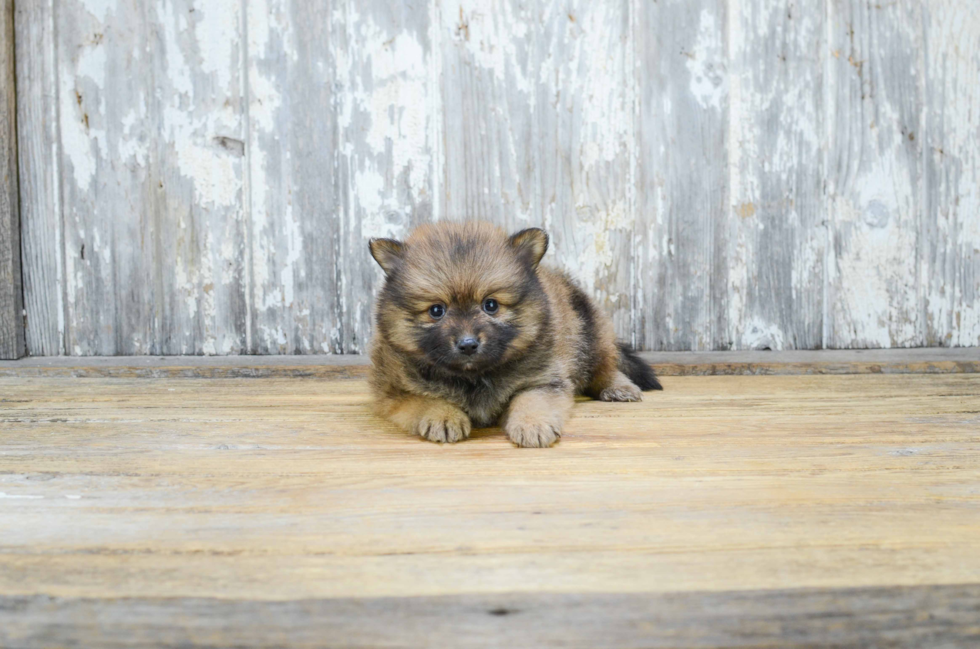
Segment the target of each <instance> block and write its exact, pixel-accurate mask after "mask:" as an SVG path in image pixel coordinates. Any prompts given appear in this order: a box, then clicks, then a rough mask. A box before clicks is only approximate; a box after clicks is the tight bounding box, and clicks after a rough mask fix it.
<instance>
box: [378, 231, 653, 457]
mask: <svg viewBox="0 0 980 649" xmlns="http://www.w3.org/2000/svg"><path fill="white" fill-rule="evenodd" d="M370 248H371V254H372V256H373V257H374V258H375V260H376V261H377V262H378V264H379V265H380V266H381V267H382V268H383V269H384V271H385V283H384V286H383V288H382V290H381V292H380V294H379V296H378V302H377V310H376V325H377V326H376V335H375V338H374V341H373V343H372V351H371V359H372V361H373V363H372V371H371V385H372V388H373V390H374V393H375V397H376V399H377V402H378V407H379V411H380V412H381V414H383V415H384V416H386V417H388V418H389V419H391V420H392V421H393V422H395V423H397V424H399V425H400V426H402V427H403V428H406V429H408V430H409V431H411V432H414V433H416V434H418V435H420V436H422V437H424V438H426V439H429V440H431V441H438V442H457V441H460V440H461V439H464V438H466V437H467V436H468V435H469V433H470V429H471V428H472V426H474V425H475V426H489V425H493V424H495V423H499V424H500V425H501V426H503V428H504V430H505V432H506V433H507V436H508V437H509V438H510V439H511V441H513V442H514V443H515V444H518V445H519V446H539V447H540V446H550V445H551V444H553V443H554V442H555V441H557V440H558V438H559V437H560V436H561V431H562V427H563V426H564V423H565V420H566V418H567V416H568V414H569V412H570V410H571V407H572V404H573V402H574V400H573V397H574V395H575V394H576V393H579V394H587V395H589V396H591V397H593V398H596V399H602V400H603V401H638V400H639V399H640V398H641V394H640V392H641V390H648V389H656V390H659V389H661V387H660V383H659V382H658V381H657V378H656V377H655V376H654V374H653V371H652V370H651V369H650V367H649V366H647V365H646V364H645V363H643V361H641V360H640V359H639V358H638V357H637V356H636V355H635V354H634V353H633V352H632V351H631V350H630V349H629V348H628V347H626V346H617V344H616V340H615V337H614V335H613V328H612V323H611V322H610V320H609V318H608V317H606V316H605V314H603V313H602V312H600V311H599V310H598V309H597V308H596V306H595V304H594V303H593V302H592V300H591V299H589V297H588V295H586V293H585V292H583V291H582V289H580V288H579V287H578V286H577V285H576V284H575V282H574V281H573V280H572V279H571V278H570V277H569V276H568V275H566V274H565V273H561V272H558V271H555V270H552V269H549V268H546V267H542V266H540V265H539V264H540V261H541V258H542V257H543V256H544V254H545V252H547V249H548V235H547V234H546V233H545V232H544V231H543V230H540V229H538V228H529V229H526V230H522V231H520V232H518V233H517V234H514V235H512V236H509V237H508V236H507V235H506V233H504V232H503V231H502V230H500V229H499V228H497V227H496V226H493V225H490V224H488V223H480V222H470V223H456V222H440V223H434V224H429V225H424V226H421V227H420V228H418V229H417V230H415V231H414V232H413V233H412V234H411V236H409V237H408V239H406V240H405V241H404V242H401V241H395V240H392V239H374V240H372V241H371V245H370ZM461 341H476V342H477V344H478V347H477V348H476V349H474V348H473V347H466V346H462V343H461ZM467 345H469V343H467Z"/></svg>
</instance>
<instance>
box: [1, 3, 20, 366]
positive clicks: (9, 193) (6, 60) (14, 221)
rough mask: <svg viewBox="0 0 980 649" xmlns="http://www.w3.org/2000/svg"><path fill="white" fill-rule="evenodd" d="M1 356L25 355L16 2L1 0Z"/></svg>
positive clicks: (2, 357)
mask: <svg viewBox="0 0 980 649" xmlns="http://www.w3.org/2000/svg"><path fill="white" fill-rule="evenodd" d="M0 181H2V182H0V359H4V358H6V359H9V358H20V357H21V356H23V355H24V316H23V311H24V302H23V287H22V285H21V265H20V210H19V209H18V207H19V197H18V194H17V192H18V184H17V102H16V87H15V70H14V4H13V2H12V1H11V0H5V1H4V2H2V3H0Z"/></svg>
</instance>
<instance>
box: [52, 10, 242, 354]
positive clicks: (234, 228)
mask: <svg viewBox="0 0 980 649" xmlns="http://www.w3.org/2000/svg"><path fill="white" fill-rule="evenodd" d="M55 20H56V33H57V38H58V43H57V55H58V70H57V74H58V79H59V84H58V88H59V90H58V92H59V97H58V99H59V128H60V137H61V151H62V154H63V156H62V160H61V179H60V181H61V196H62V197H63V205H64V209H65V211H64V220H65V233H64V246H65V253H64V254H65V278H66V287H65V292H66V296H67V303H66V307H67V318H66V323H65V327H66V338H67V342H66V351H67V352H68V353H71V354H74V355H89V354H103V355H112V354H148V353H150V354H152V353H172V354H180V353H186V354H215V353H224V354H227V353H232V352H240V351H242V350H243V349H244V346H245V315H246V309H245V294H244V284H245V277H244V273H245V258H244V255H243V254H242V252H241V251H242V250H243V248H244V243H245V227H244V226H245V224H244V208H243V186H244V173H243V171H244V167H243V156H244V141H245V126H244V107H243V92H244V86H243V84H244V81H243V78H242V65H241V55H242V52H241V48H242V38H241V25H242V17H241V13H240V8H239V5H238V3H210V4H208V5H207V6H206V7H205V6H202V5H201V3H195V2H193V1H192V0H178V1H176V2H174V3H169V4H153V5H152V6H148V5H146V4H145V3H142V2H134V1H132V0H120V1H119V2H116V3H109V4H104V5H92V4H91V3H85V2H79V1H77V0H68V1H66V2H59V3H58V5H57V15H56V16H55Z"/></svg>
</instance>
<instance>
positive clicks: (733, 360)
mask: <svg viewBox="0 0 980 649" xmlns="http://www.w3.org/2000/svg"><path fill="white" fill-rule="evenodd" d="M640 355H641V356H642V357H643V359H644V360H646V361H647V362H648V363H650V365H651V366H652V367H653V369H654V371H656V373H657V375H658V376H736V375H737V376H744V375H757V374H758V375H794V374H974V373H980V349H977V348H952V349H948V348H922V349H873V350H843V351H837V350H821V351H784V352H758V351H748V352H641V354H640ZM368 363H369V360H368V358H367V357H366V356H363V355H339V354H331V355H326V356H304V357H302V358H297V357H296V356H223V357H214V356H211V357H204V356H166V357H148V356H130V357H125V356H112V357H101V358H97V357H86V358H75V357H62V358H57V357H31V358H25V359H22V360H20V361H8V362H0V377H10V378H15V377H35V376H36V377H53V376H63V377H68V376H71V377H76V378H93V377H94V378H99V377H102V378H127V379H134V378H202V379H221V378H328V379H351V378H366V377H367V367H368Z"/></svg>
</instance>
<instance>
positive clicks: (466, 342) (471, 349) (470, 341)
mask: <svg viewBox="0 0 980 649" xmlns="http://www.w3.org/2000/svg"><path fill="white" fill-rule="evenodd" d="M479 348H480V343H479V342H477V340H476V338H463V339H462V340H460V341H459V342H458V343H456V349H458V350H459V351H461V352H462V353H464V354H466V355H467V356H472V355H473V354H475V353H476V350H477V349H479Z"/></svg>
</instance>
